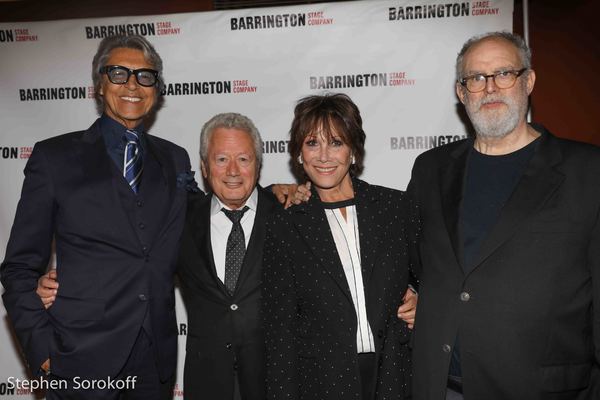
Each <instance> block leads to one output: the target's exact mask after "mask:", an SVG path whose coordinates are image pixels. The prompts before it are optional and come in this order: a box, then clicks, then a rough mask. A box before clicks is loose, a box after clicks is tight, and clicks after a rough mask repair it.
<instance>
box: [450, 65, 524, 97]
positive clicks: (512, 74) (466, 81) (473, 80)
mask: <svg viewBox="0 0 600 400" xmlns="http://www.w3.org/2000/svg"><path fill="white" fill-rule="evenodd" d="M527 70H528V68H521V69H519V70H509V71H498V72H494V73H493V74H489V75H485V74H473V75H469V76H465V77H464V78H462V79H461V80H459V81H458V83H460V84H461V85H463V86H464V87H465V88H467V90H468V91H469V92H471V93H477V92H481V91H482V90H484V89H485V87H486V85H487V81H488V79H489V78H492V79H493V80H494V85H496V87H497V88H498V89H510V88H511V87H513V86H514V85H515V82H516V81H517V78H518V77H519V76H521V75H523V73H524V72H525V71H527Z"/></svg>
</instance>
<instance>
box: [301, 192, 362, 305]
mask: <svg viewBox="0 0 600 400" xmlns="http://www.w3.org/2000/svg"><path fill="white" fill-rule="evenodd" d="M293 210H294V211H293V212H294V214H293V218H294V225H295V227H296V229H297V230H298V231H299V232H300V237H301V238H302V240H303V241H305V242H306V244H307V246H308V248H309V249H310V250H311V252H312V253H313V254H314V256H315V259H316V260H319V262H320V265H321V266H322V267H323V269H325V271H327V274H328V275H329V276H330V277H331V278H332V279H333V281H334V282H335V283H336V285H337V286H338V287H339V288H340V290H341V291H342V293H343V294H344V296H346V298H347V299H348V301H349V302H350V303H352V296H351V294H350V288H349V287H348V280H347V279H346V275H345V274H344V268H343V267H342V262H341V261H340V257H339V255H338V252H337V248H336V246H335V242H334V241H333V236H332V235H331V231H330V228H329V223H328V222H327V217H326V216H325V211H324V210H323V207H322V206H321V205H320V200H319V195H318V194H317V192H316V191H315V190H314V189H313V190H312V196H311V197H310V200H309V201H308V202H307V203H304V204H301V205H299V206H297V207H294V208H293Z"/></svg>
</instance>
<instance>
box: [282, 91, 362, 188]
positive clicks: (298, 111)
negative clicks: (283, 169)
mask: <svg viewBox="0 0 600 400" xmlns="http://www.w3.org/2000/svg"><path fill="white" fill-rule="evenodd" d="M321 131H322V132H323V134H324V135H325V137H327V138H330V137H332V136H334V135H336V134H337V135H339V136H340V138H341V140H342V141H343V142H344V143H345V144H346V145H348V146H349V147H350V150H351V151H352V155H353V156H354V159H355V163H354V164H352V165H351V166H350V172H351V174H352V175H353V176H357V175H359V174H360V173H361V172H362V170H363V160H364V158H365V139H366V135H365V131H363V128H362V118H361V116H360V111H359V110H358V107H357V106H356V104H354V102H353V101H352V99H350V97H348V96H347V95H345V94H343V93H330V94H325V95H321V96H307V97H304V98H302V99H300V100H299V101H298V103H297V104H296V108H294V120H293V121H292V127H291V129H290V145H289V151H290V155H291V157H292V160H291V163H292V166H293V168H294V172H295V173H296V175H297V176H298V177H303V176H305V175H304V169H303V168H302V165H301V164H300V163H299V162H298V156H299V155H300V153H301V152H302V146H303V144H304V139H305V138H306V137H307V136H312V135H315V134H317V133H318V132H321Z"/></svg>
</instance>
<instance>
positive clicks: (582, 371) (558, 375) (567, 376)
mask: <svg viewBox="0 0 600 400" xmlns="http://www.w3.org/2000/svg"><path fill="white" fill-rule="evenodd" d="M591 370H592V364H591V363H589V362H587V363H582V364H564V365H552V366H548V367H542V368H541V374H542V389H543V390H544V391H546V392H566V391H570V390H577V389H583V388H585V387H586V386H588V385H589V384H590V376H591Z"/></svg>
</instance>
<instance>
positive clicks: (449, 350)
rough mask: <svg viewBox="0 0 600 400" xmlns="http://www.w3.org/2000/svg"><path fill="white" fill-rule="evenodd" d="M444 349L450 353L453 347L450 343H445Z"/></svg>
mask: <svg viewBox="0 0 600 400" xmlns="http://www.w3.org/2000/svg"><path fill="white" fill-rule="evenodd" d="M442 350H443V351H444V353H450V352H451V351H452V347H450V345H449V344H445V345H443V346H442Z"/></svg>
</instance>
